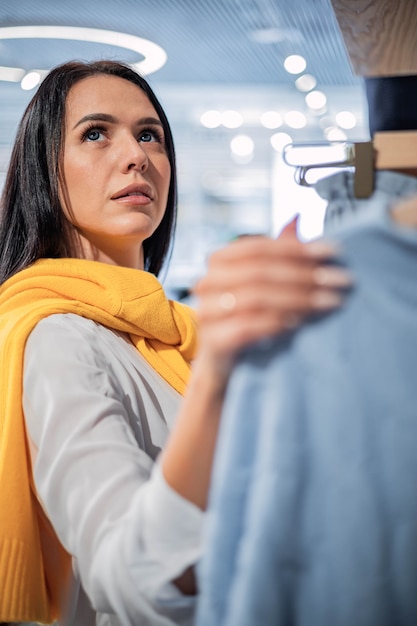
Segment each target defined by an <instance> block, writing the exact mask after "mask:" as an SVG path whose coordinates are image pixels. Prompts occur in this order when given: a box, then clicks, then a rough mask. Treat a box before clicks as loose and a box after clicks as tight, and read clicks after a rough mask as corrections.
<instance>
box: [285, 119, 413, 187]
mask: <svg viewBox="0 0 417 626" xmlns="http://www.w3.org/2000/svg"><path fill="white" fill-rule="evenodd" d="M337 143H339V144H340V143H342V145H343V146H344V150H345V155H344V158H342V159H340V160H336V161H327V162H322V163H304V164H298V165H295V168H296V169H295V180H296V182H297V183H298V184H299V185H302V186H304V187H312V186H313V184H312V183H310V182H308V180H307V174H308V172H309V171H310V170H312V169H317V168H338V167H340V168H353V169H354V192H355V197H356V198H369V196H370V195H372V193H373V190H374V173H375V170H396V171H401V172H403V173H410V174H412V175H417V130H401V131H391V130H390V131H380V132H376V133H374V135H373V138H372V140H370V141H361V142H348V141H346V142H333V143H332V142H330V144H320V143H318V144H311V143H310V144H294V143H290V144H288V145H287V146H285V147H284V149H283V153H282V156H283V160H284V162H285V163H286V164H287V165H290V166H293V167H294V163H292V162H291V159H290V157H289V153H290V151H291V150H293V149H296V148H297V147H305V146H309V147H312V146H314V145H316V146H323V145H336V144H337Z"/></svg>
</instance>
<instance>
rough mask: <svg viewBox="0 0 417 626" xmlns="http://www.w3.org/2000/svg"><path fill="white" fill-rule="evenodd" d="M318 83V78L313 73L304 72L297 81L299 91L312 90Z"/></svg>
mask: <svg viewBox="0 0 417 626" xmlns="http://www.w3.org/2000/svg"><path fill="white" fill-rule="evenodd" d="M316 85H317V80H316V79H315V78H314V76H312V75H311V74H303V75H302V76H299V77H298V78H297V80H296V81H295V86H296V87H297V89H298V91H304V92H306V91H311V90H312V89H314V87H315V86H316Z"/></svg>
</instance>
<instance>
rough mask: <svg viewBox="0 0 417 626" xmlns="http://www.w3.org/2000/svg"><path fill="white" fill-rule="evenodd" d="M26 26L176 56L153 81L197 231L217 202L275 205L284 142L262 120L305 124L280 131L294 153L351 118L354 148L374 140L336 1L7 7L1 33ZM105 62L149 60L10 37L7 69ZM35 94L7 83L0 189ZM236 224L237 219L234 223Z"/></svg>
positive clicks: (175, 0) (90, 1)
mask: <svg viewBox="0 0 417 626" xmlns="http://www.w3.org/2000/svg"><path fill="white" fill-rule="evenodd" d="M27 25H49V26H78V27H83V28H100V29H105V30H111V31H117V32H123V33H127V34H131V35H136V36H137V37H141V38H145V39H149V40H151V41H153V42H155V43H156V44H159V45H160V46H162V47H163V48H164V49H165V51H166V53H167V62H166V63H165V65H164V66H163V67H162V68H161V69H160V70H158V71H157V72H155V73H152V74H150V75H149V76H148V79H149V81H150V83H151V85H152V86H153V88H154V90H155V91H156V93H157V95H158V96H159V98H160V99H161V101H162V104H163V106H164V108H165V110H166V112H167V114H168V117H169V119H170V121H171V125H172V129H173V133H174V139H175V143H176V147H177V153H178V156H179V158H178V162H179V169H180V172H179V180H180V192H181V193H182V198H183V201H182V206H183V215H185V220H186V221H187V220H188V223H191V224H192V223H194V224H198V223H199V222H201V221H203V222H204V220H206V221H207V220H210V219H214V209H213V204H212V203H211V201H212V200H213V198H214V199H215V202H216V203H217V204H216V206H218V205H219V203H220V204H222V203H224V202H228V203H231V202H233V201H237V202H239V203H241V202H242V197H243V196H244V197H245V198H246V200H248V199H253V198H255V200H256V202H258V204H259V206H261V205H263V206H266V205H267V204H268V202H269V199H270V196H271V172H272V166H273V162H274V159H275V157H274V154H273V153H274V151H273V150H272V148H271V144H270V136H271V133H272V132H275V131H271V130H268V129H265V128H263V127H262V126H261V125H260V123H259V118H260V115H261V114H262V112H264V111H268V110H275V111H279V112H280V113H281V114H282V115H284V114H285V112H286V111H288V110H292V109H298V110H300V111H302V112H304V113H305V115H306V118H307V124H306V126H305V127H303V128H302V129H298V130H297V129H291V131H289V129H288V128H286V127H285V124H284V126H283V127H282V128H280V129H279V130H280V131H285V132H289V133H290V136H291V138H292V139H293V140H294V141H295V142H310V141H323V139H324V134H323V129H324V128H325V127H326V125H327V126H329V125H332V124H334V118H335V115H336V113H337V112H338V111H340V110H345V109H349V110H351V111H352V112H353V113H354V114H355V115H356V118H357V125H356V126H355V127H354V128H353V129H351V130H349V131H346V135H347V137H348V138H353V139H358V140H361V138H363V137H364V136H366V135H367V132H368V131H367V123H366V119H365V116H364V103H363V94H362V84H361V81H360V79H358V78H357V77H355V76H354V74H353V71H352V69H351V65H350V62H349V59H348V56H347V53H346V50H345V47H344V44H343V40H342V37H341V34H340V31H339V28H338V25H337V22H336V19H335V16H334V13H333V10H332V7H331V2H330V0H211V1H210V2H208V1H207V0H71V1H70V2H59V1H57V0H42V1H40V2H34V1H33V0H14V1H9V2H5V1H4V2H1V3H0V29H1V28H2V27H12V26H27ZM292 54H297V55H302V56H303V57H304V58H305V59H306V61H307V67H306V70H305V72H306V73H308V74H311V75H313V76H314V77H315V79H316V81H317V86H316V89H318V90H321V91H323V92H324V93H325V94H326V96H327V107H326V109H325V110H323V111H321V112H319V113H317V112H312V111H311V110H309V109H308V107H307V106H306V102H305V95H306V94H305V93H302V92H300V91H299V90H298V89H297V88H296V86H295V80H296V78H297V77H298V76H297V75H294V74H289V73H288V72H287V71H286V70H285V69H284V60H285V58H286V57H287V56H288V55H292ZM106 57H110V58H113V59H119V60H124V61H127V62H129V63H134V62H136V61H138V60H139V56H138V53H135V52H130V51H128V50H126V49H124V48H118V47H115V46H108V45H104V44H97V43H85V42H80V41H72V40H65V41H62V40H58V39H52V38H51V39H25V40H23V39H4V38H3V39H2V38H1V30H0V66H7V67H21V68H24V69H25V70H28V71H29V70H31V69H33V68H44V69H47V68H50V67H52V66H54V65H56V64H58V63H61V62H64V61H66V60H70V59H97V58H106ZM32 94H33V90H32V91H24V90H22V89H21V87H20V85H19V83H11V82H5V81H0V110H1V116H0V184H1V180H2V178H3V177H4V171H5V169H6V167H7V161H8V157H9V153H10V146H11V144H12V141H13V138H14V134H15V131H16V127H17V124H18V120H19V119H20V117H21V114H22V112H23V109H24V107H25V105H26V103H27V102H28V101H29V99H30V97H31V95H32ZM207 109H218V110H223V111H224V110H229V109H234V110H237V111H239V112H240V113H241V114H242V115H243V117H244V125H243V126H242V127H241V128H239V129H237V130H236V129H234V130H233V129H232V130H231V129H230V128H225V127H223V126H221V127H218V128H215V129H207V128H204V127H203V126H202V125H201V123H200V116H201V114H202V113H203V112H204V111H205V110H207ZM236 132H240V133H246V134H249V135H250V136H251V137H252V138H253V141H254V142H255V145H256V149H255V152H254V155H253V158H252V160H251V162H250V163H246V164H245V163H239V162H236V160H232V159H231V155H230V145H229V144H230V140H231V137H232V136H233V134H235V133H236ZM181 193H180V197H181ZM203 196H204V197H203ZM207 197H209V199H210V201H209V202H208V201H207ZM207 207H208V208H207ZM207 211H208V212H209V217H207ZM224 219H226V218H224ZM227 219H234V218H233V216H231V214H228V217H227ZM216 227H217V229H218V224H217V226H216ZM204 237H205V238H206V239H207V237H206V235H204ZM204 237H203V238H204ZM187 245H188V244H187ZM186 248H187V246H186Z"/></svg>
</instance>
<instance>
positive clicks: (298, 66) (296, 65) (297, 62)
mask: <svg viewBox="0 0 417 626" xmlns="http://www.w3.org/2000/svg"><path fill="white" fill-rule="evenodd" d="M306 67H307V61H306V60H305V58H304V57H302V56H300V55H299V54H291V55H290V56H288V57H287V58H286V59H285V61H284V68H285V69H286V70H287V72H288V73H289V74H301V72H304V70H305V68H306Z"/></svg>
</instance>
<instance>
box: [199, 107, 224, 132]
mask: <svg viewBox="0 0 417 626" xmlns="http://www.w3.org/2000/svg"><path fill="white" fill-rule="evenodd" d="M200 122H201V124H202V125H203V126H205V127H206V128H217V127H218V126H220V125H221V123H222V117H221V115H220V111H215V110H214V109H213V110H210V111H205V113H203V114H202V115H201V117H200Z"/></svg>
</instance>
